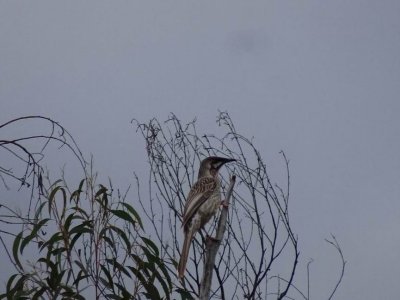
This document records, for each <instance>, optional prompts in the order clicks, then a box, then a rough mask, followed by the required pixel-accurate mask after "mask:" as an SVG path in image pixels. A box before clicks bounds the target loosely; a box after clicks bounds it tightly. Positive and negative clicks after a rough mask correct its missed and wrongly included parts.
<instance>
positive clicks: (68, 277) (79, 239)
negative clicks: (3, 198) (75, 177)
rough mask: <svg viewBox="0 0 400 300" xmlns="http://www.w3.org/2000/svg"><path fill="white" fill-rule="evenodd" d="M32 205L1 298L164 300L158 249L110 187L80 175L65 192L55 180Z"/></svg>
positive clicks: (165, 280)
mask: <svg viewBox="0 0 400 300" xmlns="http://www.w3.org/2000/svg"><path fill="white" fill-rule="evenodd" d="M37 204H38V205H37V209H36V211H35V213H34V215H35V216H36V218H32V219H30V220H29V222H26V224H25V226H24V228H23V230H22V231H20V232H19V233H18V234H17V235H16V237H15V239H14V243H13V246H12V259H13V263H14V266H15V268H16V273H15V274H14V275H12V276H11V277H10V278H9V280H8V283H7V287H6V292H5V293H3V294H2V295H0V299H3V298H7V299H57V298H68V299H85V296H86V297H95V298H99V297H101V298H105V299H140V298H142V297H144V298H147V299H169V295H170V294H171V292H172V288H173V285H172V281H171V277H170V275H169V272H168V270H167V269H166V267H165V265H164V262H163V260H162V259H161V258H160V256H159V254H160V253H159V250H158V248H157V246H156V245H155V244H154V243H153V242H152V241H151V239H149V238H147V237H146V236H145V233H144V231H143V224H142V221H141V219H140V217H139V214H138V213H137V211H136V210H135V209H134V208H133V207H132V206H131V205H130V204H129V203H127V202H125V199H117V200H115V199H114V197H113V191H112V189H110V188H107V187H105V186H103V185H98V186H96V185H95V184H94V183H93V182H92V181H91V180H90V179H83V180H82V181H81V182H80V184H79V186H78V188H77V189H76V190H74V191H72V192H69V189H68V188H67V187H66V186H65V185H64V184H63V181H57V182H55V183H54V184H53V185H52V186H51V187H50V189H49V192H48V193H47V196H46V197H45V200H44V201H42V202H41V203H37ZM28 248H30V251H27V249H28ZM32 250H33V251H32ZM28 252H29V253H32V252H34V253H36V254H37V255H36V257H34V258H33V261H31V259H32V258H29V259H28V257H29V255H27V253H28ZM92 293H94V294H92Z"/></svg>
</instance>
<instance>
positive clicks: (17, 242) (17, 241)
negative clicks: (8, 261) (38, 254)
mask: <svg viewBox="0 0 400 300" xmlns="http://www.w3.org/2000/svg"><path fill="white" fill-rule="evenodd" d="M21 239H22V231H21V232H20V233H19V234H18V235H17V236H16V237H15V239H14V243H13V256H14V260H15V263H16V264H17V266H18V267H19V268H20V269H21V270H22V265H21V262H20V261H19V257H18V248H19V245H20V243H21Z"/></svg>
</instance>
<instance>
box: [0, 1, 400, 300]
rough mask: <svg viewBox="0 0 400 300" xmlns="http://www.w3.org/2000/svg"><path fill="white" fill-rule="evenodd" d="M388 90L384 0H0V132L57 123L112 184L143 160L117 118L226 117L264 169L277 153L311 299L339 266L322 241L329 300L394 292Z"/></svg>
mask: <svg viewBox="0 0 400 300" xmlns="http://www.w3.org/2000/svg"><path fill="white" fill-rule="evenodd" d="M399 95H400V1H396V0H393V1H388V0H382V1H366V0H364V1H360V0H354V1H344V0H336V1H331V0H328V1H321V0H319V1H317V0H314V1H307V0H304V1H303V0H293V1H286V0H280V1H267V0H264V1H236V0H229V1H228V0H214V1H199V0H196V1H189V0H185V1H165V0H163V1H149V0H146V1H99V0H96V1H1V2H0V104H1V106H0V108H1V109H0V123H3V122H5V121H7V120H9V119H11V118H13V117H17V116H22V115H28V114H29V115H31V114H40V115H45V116H48V117H51V118H53V119H55V120H57V121H59V122H60V123H61V124H63V125H64V126H65V127H66V128H67V129H69V131H70V132H71V133H72V134H73V136H74V137H75V139H76V140H77V142H78V143H79V145H80V146H81V148H82V150H83V151H84V153H85V154H86V155H89V154H90V153H93V155H94V159H95V162H96V168H97V170H99V171H100V172H102V173H103V174H106V176H110V177H111V178H113V180H114V182H118V184H119V185H121V186H127V185H128V184H129V183H130V182H132V181H133V176H132V174H133V171H134V170H135V171H138V170H140V169H142V168H143V167H144V166H145V164H144V160H145V157H144V152H143V145H142V141H141V139H140V137H139V136H138V135H135V131H134V130H133V128H132V125H131V124H130V120H131V119H132V118H137V119H139V120H142V121H147V120H148V119H149V118H152V117H158V118H160V119H166V118H167V116H168V114H169V112H174V113H175V114H177V115H178V116H179V117H180V118H181V119H183V120H187V121H188V120H191V119H192V118H194V117H197V118H198V122H199V125H200V126H201V127H202V128H204V129H205V130H206V131H207V132H208V133H212V132H213V131H214V130H215V128H216V124H215V117H216V115H217V111H218V109H220V110H227V111H228V112H229V113H230V115H231V117H232V118H233V119H234V121H235V123H236V126H237V128H238V129H239V130H241V131H242V132H244V133H245V134H246V135H248V136H254V137H255V140H256V144H257V145H258V147H259V149H260V150H261V152H263V153H265V154H264V157H265V159H266V161H267V162H269V163H270V164H271V165H274V166H275V165H277V161H278V160H280V156H279V154H278V152H279V150H281V149H283V150H285V151H286V154H287V156H288V157H289V159H290V167H291V173H292V190H291V196H292V198H291V206H292V207H291V213H292V221H293V226H294V230H295V231H296V232H297V234H298V235H299V240H300V250H301V255H302V261H301V267H302V268H303V270H304V264H305V263H306V262H307V261H308V259H309V258H311V257H312V258H314V260H315V262H314V263H313V268H314V269H312V270H313V271H312V272H313V275H312V276H313V277H312V280H313V286H312V290H313V294H312V296H313V298H314V299H326V296H327V292H328V290H329V289H330V288H331V287H332V285H333V283H334V282H332V281H331V280H334V279H335V276H336V275H337V273H338V272H339V270H338V269H336V268H338V267H339V265H338V261H336V259H337V257H336V253H335V252H334V251H333V250H332V249H331V248H330V247H329V246H328V245H327V244H326V243H325V242H324V238H326V237H329V235H330V233H333V234H335V235H336V237H337V239H338V241H339V242H340V243H341V245H342V248H343V251H344V254H345V258H346V260H347V261H348V265H347V270H346V274H345V277H344V281H343V285H342V286H341V287H340V289H339V292H338V295H337V298H336V299H356V300H357V299H359V300H362V299H398V298H399V297H400V296H399V295H400V285H399V279H400V259H399V258H400V234H399V230H400V201H399V200H400V197H399V196H400V184H399V180H400V157H399V156H400V139H399V137H400V121H399V113H400V99H399ZM0 159H1V157H0ZM3 188H4V187H3V186H0V190H1V189H3ZM0 201H3V199H0ZM303 275H304V274H300V273H299V274H298V276H299V277H301V276H303ZM328 279H329V280H328ZM1 290H3V287H2V288H1Z"/></svg>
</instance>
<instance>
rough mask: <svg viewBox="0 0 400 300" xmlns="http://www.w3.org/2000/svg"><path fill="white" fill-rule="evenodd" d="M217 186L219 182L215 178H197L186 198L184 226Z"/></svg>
mask: <svg viewBox="0 0 400 300" xmlns="http://www.w3.org/2000/svg"><path fill="white" fill-rule="evenodd" d="M216 187H217V182H216V180H215V179H214V178H211V177H203V178H200V179H199V180H197V182H196V183H195V184H194V185H193V186H192V188H191V189H190V192H189V195H188V199H187V200H186V204H185V209H184V211H183V220H182V227H185V226H186V224H187V223H188V222H189V220H190V219H191V218H192V217H193V215H194V214H195V213H196V211H197V210H198V208H199V207H200V206H201V205H202V204H203V203H204V202H205V201H206V200H207V199H208V198H209V197H210V196H211V194H212V193H213V192H214V190H215V188H216Z"/></svg>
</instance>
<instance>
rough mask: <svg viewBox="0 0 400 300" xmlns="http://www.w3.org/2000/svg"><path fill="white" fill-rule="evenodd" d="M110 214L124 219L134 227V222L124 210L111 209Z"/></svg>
mask: <svg viewBox="0 0 400 300" xmlns="http://www.w3.org/2000/svg"><path fill="white" fill-rule="evenodd" d="M111 213H113V214H114V215H115V216H117V217H119V218H121V219H124V220H125V221H128V222H129V223H131V224H132V225H133V226H135V224H136V221H135V220H133V219H132V217H131V215H130V214H128V213H127V212H126V211H124V210H120V209H112V210H111Z"/></svg>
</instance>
